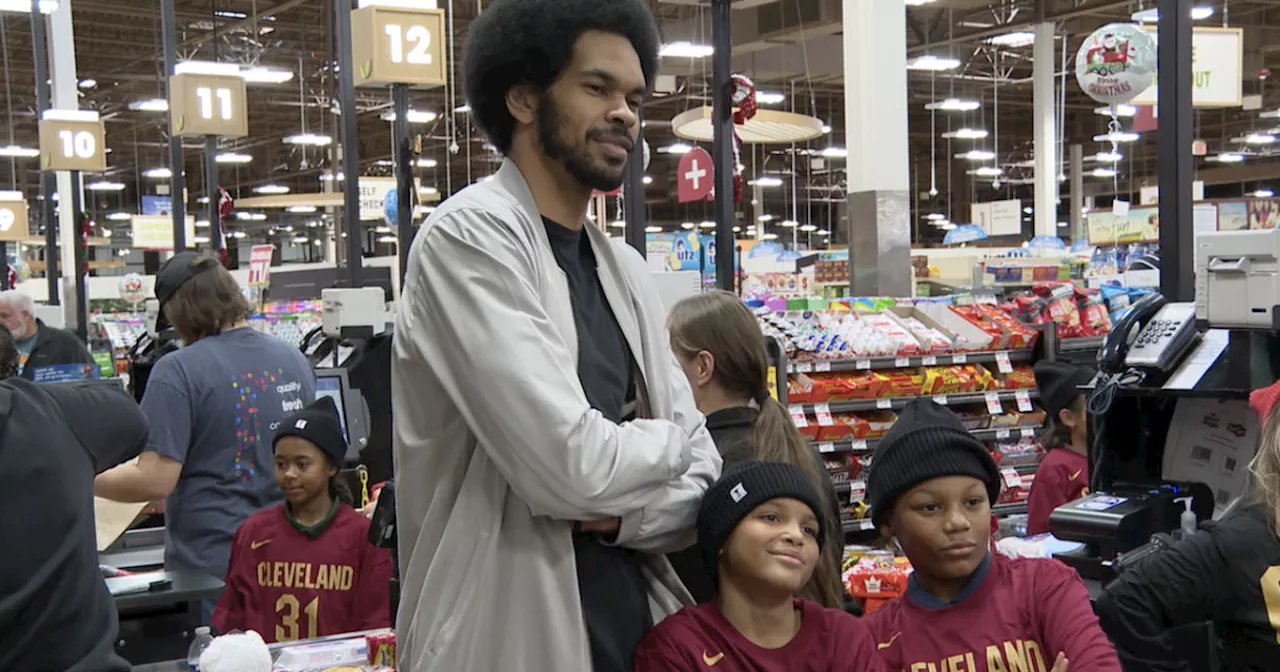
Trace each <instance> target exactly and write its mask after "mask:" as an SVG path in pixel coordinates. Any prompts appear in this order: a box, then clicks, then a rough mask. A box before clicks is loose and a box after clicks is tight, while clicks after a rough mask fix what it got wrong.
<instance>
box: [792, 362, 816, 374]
mask: <svg viewBox="0 0 1280 672" xmlns="http://www.w3.org/2000/svg"><path fill="white" fill-rule="evenodd" d="M810 371H813V363H812V362H796V373H809V372H810Z"/></svg>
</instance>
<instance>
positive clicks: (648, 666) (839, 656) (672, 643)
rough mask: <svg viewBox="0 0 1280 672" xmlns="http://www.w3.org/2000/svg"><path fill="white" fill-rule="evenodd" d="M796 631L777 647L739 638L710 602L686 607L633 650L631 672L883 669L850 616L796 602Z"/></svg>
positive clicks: (876, 671)
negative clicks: (787, 640)
mask: <svg viewBox="0 0 1280 672" xmlns="http://www.w3.org/2000/svg"><path fill="white" fill-rule="evenodd" d="M796 606H797V607H799V608H800V609H801V625H800V632H798V633H796V636H795V637H794V638H793V639H792V640H791V641H790V642H788V643H787V645H786V646H784V647H782V648H780V649H765V648H761V647H759V646H756V645H755V644H754V643H752V642H751V640H749V639H747V638H746V637H743V636H742V634H741V633H739V632H738V630H737V629H736V628H734V627H733V625H732V624H731V623H729V621H728V620H726V619H725V617H724V616H723V615H721V613H720V609H719V607H717V606H716V604H715V602H707V603H704V604H700V605H698V606H696V607H686V608H684V609H682V610H681V611H680V612H679V613H677V614H675V615H674V616H671V617H669V618H667V619H666V620H664V621H663V622H661V623H659V624H658V625H657V627H655V628H654V629H653V630H651V631H650V632H649V634H648V635H647V636H646V637H645V638H644V641H642V642H640V646H639V647H637V648H636V658H635V672H685V671H686V670H687V671H688V672H695V671H701V670H714V672H864V671H865V672H883V671H884V670H885V669H886V668H885V666H884V661H882V660H881V659H880V656H878V655H876V645H875V641H874V640H873V639H872V637H871V633H870V632H869V631H868V630H867V626H866V625H863V623H862V622H861V621H859V620H858V619H856V618H854V617H853V616H850V615H849V614H847V613H845V612H843V611H839V610H836V609H824V608H823V607H822V606H821V605H819V604H816V603H813V602H808V601H805V600H796Z"/></svg>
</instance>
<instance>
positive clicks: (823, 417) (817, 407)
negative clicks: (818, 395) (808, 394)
mask: <svg viewBox="0 0 1280 672" xmlns="http://www.w3.org/2000/svg"><path fill="white" fill-rule="evenodd" d="M813 414H814V415H816V416H818V426H819V427H830V426H831V425H834V424H836V423H835V421H834V420H832V419H831V405H830V404H827V403H826V402H823V403H821V404H814V406H813Z"/></svg>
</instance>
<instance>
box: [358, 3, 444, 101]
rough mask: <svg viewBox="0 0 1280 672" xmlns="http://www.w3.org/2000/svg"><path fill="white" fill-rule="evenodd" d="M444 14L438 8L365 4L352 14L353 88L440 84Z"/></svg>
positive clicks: (442, 72)
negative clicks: (367, 5)
mask: <svg viewBox="0 0 1280 672" xmlns="http://www.w3.org/2000/svg"><path fill="white" fill-rule="evenodd" d="M445 35H446V31H445V16H444V10H441V9H420V8H412V7H386V6H377V5H373V6H369V7H363V8H360V9H357V10H355V11H353V12H351V36H352V40H351V42H352V49H351V53H352V59H351V62H352V64H353V65H354V66H355V73H354V74H353V77H354V78H355V85H356V86H375V85H376V86H383V85H387V84H410V85H415V86H443V85H444V84H445V83H446V75H447V73H448V72H449V69H448V68H447V67H446V66H447V63H446V60H447V52H446V51H445V48H444V47H445V38H444V36H445Z"/></svg>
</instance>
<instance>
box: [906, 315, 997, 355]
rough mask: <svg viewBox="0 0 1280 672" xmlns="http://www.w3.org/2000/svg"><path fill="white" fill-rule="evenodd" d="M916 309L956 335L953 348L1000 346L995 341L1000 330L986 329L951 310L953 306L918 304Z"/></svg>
mask: <svg viewBox="0 0 1280 672" xmlns="http://www.w3.org/2000/svg"><path fill="white" fill-rule="evenodd" d="M914 310H916V311H919V312H920V313H922V314H924V315H925V316H927V317H928V318H929V319H930V320H932V322H933V323H934V324H936V325H938V326H939V327H940V328H942V329H944V330H946V331H947V332H949V333H951V334H952V335H954V336H955V344H954V345H953V349H954V350H956V351H959V352H980V351H982V350H994V349H997V348H999V345H998V344H997V343H995V341H996V339H997V338H998V337H999V336H1000V334H999V332H995V333H992V332H989V331H984V330H982V329H981V328H979V327H978V326H977V325H975V324H973V323H972V322H970V321H968V320H966V319H965V318H964V317H962V316H960V315H959V314H958V313H955V312H953V311H952V310H951V306H949V305H946V304H941V303H926V304H921V305H917V306H916V307H915V308H914Z"/></svg>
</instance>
